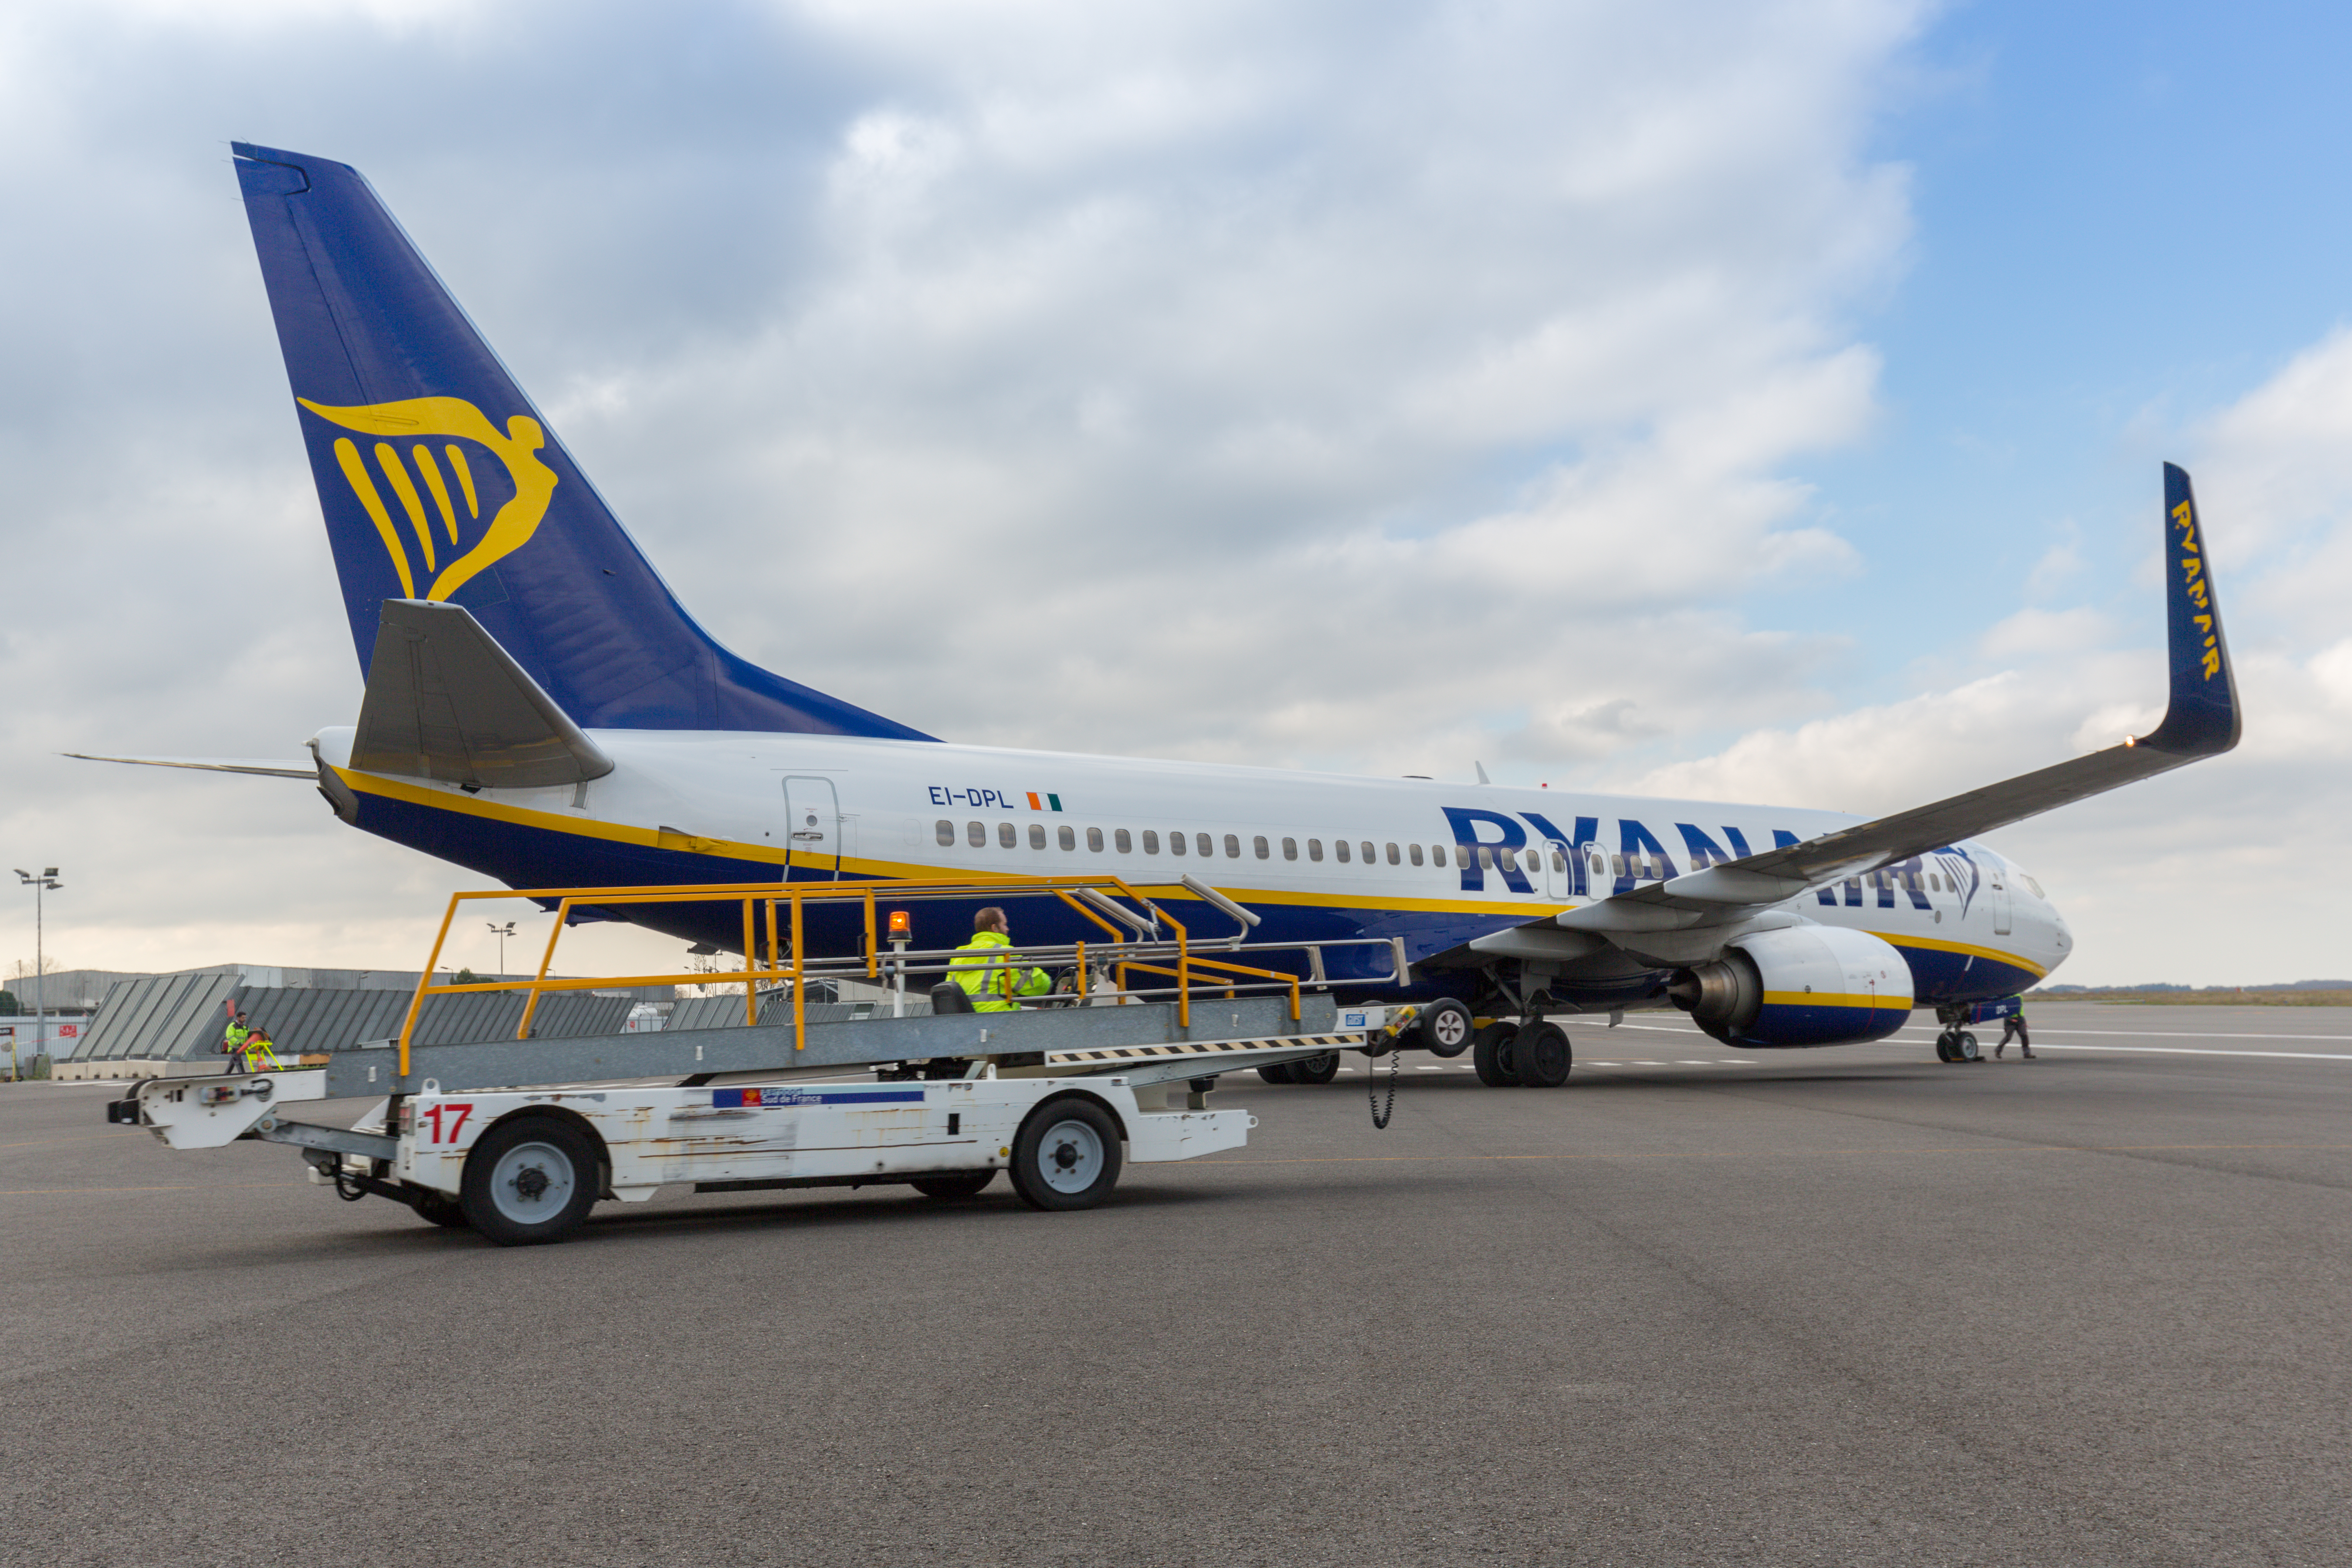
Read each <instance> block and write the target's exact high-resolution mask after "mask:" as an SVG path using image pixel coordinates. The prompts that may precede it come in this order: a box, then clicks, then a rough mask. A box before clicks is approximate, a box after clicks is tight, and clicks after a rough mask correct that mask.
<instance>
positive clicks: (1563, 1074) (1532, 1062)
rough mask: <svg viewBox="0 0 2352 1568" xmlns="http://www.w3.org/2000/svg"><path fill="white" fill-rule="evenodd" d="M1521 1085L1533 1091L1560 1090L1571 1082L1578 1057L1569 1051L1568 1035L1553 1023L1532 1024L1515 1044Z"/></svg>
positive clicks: (1528, 1025)
mask: <svg viewBox="0 0 2352 1568" xmlns="http://www.w3.org/2000/svg"><path fill="white" fill-rule="evenodd" d="M1511 1054H1512V1056H1513V1057H1514V1058H1517V1060H1516V1062H1515V1063H1514V1065H1515V1066H1516V1067H1517V1068H1518V1069H1519V1081H1520V1082H1521V1083H1523V1084H1525V1085H1527V1086H1528V1088H1529V1089H1558V1088H1559V1086H1560V1085H1562V1084H1564V1083H1566V1082H1567V1081H1568V1074H1569V1069H1570V1068H1572V1067H1573V1066H1575V1064H1576V1054H1575V1052H1574V1051H1572V1050H1570V1048H1569V1044H1568V1031H1567V1030H1565V1029H1563V1028H1561V1027H1560V1026H1559V1025H1558V1024H1555V1023H1552V1022H1550V1021H1549V1019H1544V1018H1536V1019H1532V1020H1530V1021H1529V1022H1528V1024H1527V1026H1525V1027H1523V1028H1522V1029H1520V1030H1519V1033H1518V1037H1517V1038H1516V1039H1514V1040H1513V1041H1512V1042H1511Z"/></svg>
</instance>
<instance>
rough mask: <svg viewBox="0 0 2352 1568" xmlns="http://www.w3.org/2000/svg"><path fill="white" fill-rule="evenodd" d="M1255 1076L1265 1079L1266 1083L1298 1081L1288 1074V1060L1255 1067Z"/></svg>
mask: <svg viewBox="0 0 2352 1568" xmlns="http://www.w3.org/2000/svg"><path fill="white" fill-rule="evenodd" d="M1257 1076H1258V1077H1260V1078H1262V1079H1265V1081H1266V1082H1268V1083H1297V1081H1298V1080H1297V1079H1295V1078H1293V1077H1291V1076H1290V1064H1289V1063H1288V1062H1275V1063H1272V1064H1271V1065H1269V1066H1266V1067H1262V1068H1258V1069H1257Z"/></svg>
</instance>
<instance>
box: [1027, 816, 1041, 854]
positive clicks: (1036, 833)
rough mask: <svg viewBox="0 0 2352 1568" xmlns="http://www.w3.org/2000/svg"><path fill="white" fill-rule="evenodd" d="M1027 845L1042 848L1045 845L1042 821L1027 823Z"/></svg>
mask: <svg viewBox="0 0 2352 1568" xmlns="http://www.w3.org/2000/svg"><path fill="white" fill-rule="evenodd" d="M1029 847H1030V848H1032V849H1043V848H1044V847H1045V824H1044V823H1042V822H1033V823H1031V824H1030V825H1029Z"/></svg>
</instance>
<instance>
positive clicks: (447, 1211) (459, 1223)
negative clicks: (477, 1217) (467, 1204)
mask: <svg viewBox="0 0 2352 1568" xmlns="http://www.w3.org/2000/svg"><path fill="white" fill-rule="evenodd" d="M408 1206H409V1207H410V1208H413V1209H415V1211H416V1217H417V1218H418V1219H421V1220H423V1221H425V1223H426V1224H427V1225H437V1226H440V1227H441V1228H442V1229H444V1230H464V1229H465V1228H466V1226H467V1220H466V1211H465V1210H464V1209H462V1208H460V1207H458V1206H457V1199H455V1198H453V1197H451V1196H450V1195H449V1194H446V1193H436V1192H435V1191H434V1190H433V1189H432V1188H431V1187H416V1186H412V1187H410V1188H409V1189H408Z"/></svg>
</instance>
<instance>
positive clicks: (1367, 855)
mask: <svg viewBox="0 0 2352 1568" xmlns="http://www.w3.org/2000/svg"><path fill="white" fill-rule="evenodd" d="M1357 847H1358V848H1360V849H1361V850H1362V851H1363V852H1364V864H1365V865H1367V866H1369V865H1370V864H1371V863H1372V841H1371V840H1370V839H1369V838H1367V839H1365V840H1364V841H1363V843H1361V844H1360V845H1358V846H1357Z"/></svg>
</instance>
